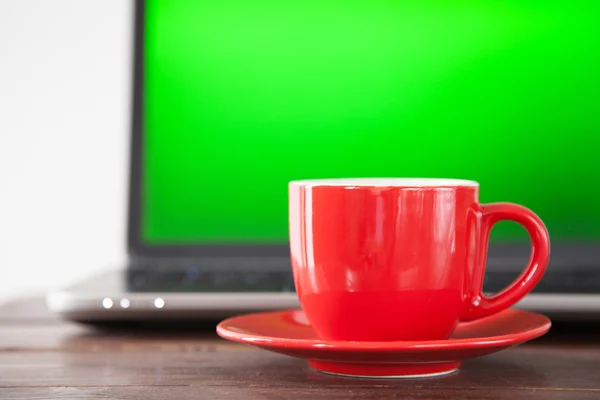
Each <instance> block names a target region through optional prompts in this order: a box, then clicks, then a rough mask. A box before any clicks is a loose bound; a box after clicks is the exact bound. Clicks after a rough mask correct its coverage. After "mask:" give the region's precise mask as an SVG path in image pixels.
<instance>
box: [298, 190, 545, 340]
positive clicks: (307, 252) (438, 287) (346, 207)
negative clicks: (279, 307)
mask: <svg viewBox="0 0 600 400" xmlns="http://www.w3.org/2000/svg"><path fill="white" fill-rule="evenodd" d="M500 220H511V221H515V222H518V223H520V224H521V225H523V226H524V227H525V229H526V230H527V232H528V233H529V236H530V237H531V243H532V252H531V258H530V260H529V265H528V266H527V267H526V268H525V270H524V271H523V273H522V274H521V275H520V276H519V277H518V278H517V279H516V280H515V281H514V282H513V283H512V284H511V285H510V286H509V287H507V288H506V289H504V290H503V291H501V292H499V293H497V294H495V295H493V296H486V295H484V294H483V292H482V282H483V276H484V269H485V262H486V254H487V246H488V239H489V235H490V230H491V229H492V226H493V225H494V224H495V223H496V222H498V221H500ZM289 224H290V226H289V228H290V250H291V258H292V266H293V272H294V281H295V285H296V290H297V292H298V296H299V300H300V303H301V305H302V309H303V310H304V312H305V314H306V317H307V318H308V320H309V322H310V324H311V325H312V327H313V329H314V330H315V332H316V334H317V335H318V336H319V337H320V338H321V339H324V340H357V341H393V340H435V339H446V338H448V337H449V336H450V335H451V334H452V332H453V330H454V329H455V327H456V326H457V324H458V323H459V322H460V321H470V320H474V319H478V318H483V317H486V316H488V315H491V314H494V313H497V312H499V311H501V310H504V309H506V308H508V307H510V306H511V305H513V304H515V303H516V302H517V301H519V300H520V299H521V298H523V297H524V296H525V295H526V294H527V293H529V292H530V291H531V290H532V289H533V288H534V286H535V285H536V284H537V283H538V282H539V280H540V279H541V278H542V275H543V274H544V272H545V270H546V266H547V264H548V259H549V255H550V239H549V236H548V231H547V230H546V227H545V226H544V223H543V222H542V221H541V220H540V218H538V216H537V215H535V214H534V213H533V212H532V211H530V210H529V209H527V208H525V207H523V206H520V205H517V204H512V203H492V204H480V203H479V184H478V183H477V182H473V181H467V180H457V179H416V178H389V179H384V178H382V179H368V178H357V179H330V180H308V181H294V182H290V184H289Z"/></svg>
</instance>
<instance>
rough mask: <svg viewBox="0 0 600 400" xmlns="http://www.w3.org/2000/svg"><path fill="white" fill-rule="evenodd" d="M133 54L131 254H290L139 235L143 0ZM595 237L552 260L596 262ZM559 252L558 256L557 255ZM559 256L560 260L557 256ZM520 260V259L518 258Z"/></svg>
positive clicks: (509, 251)
mask: <svg viewBox="0 0 600 400" xmlns="http://www.w3.org/2000/svg"><path fill="white" fill-rule="evenodd" d="M134 15H135V18H134V35H133V37H134V43H133V48H134V57H133V90H132V94H133V96H132V99H133V105H132V124H131V144H130V176H129V205H128V227H127V249H128V253H129V255H130V256H131V257H134V258H135V257H138V258H155V257H156V258H197V257H273V258H281V257H285V258H288V257H289V245H288V243H287V242H285V243H281V244H247V245H232V244H227V243H216V244H215V243H213V244H207V245H200V244H196V245H190V244H185V245H183V244H182V245H172V244H149V243H145V242H144V241H143V239H142V210H143V206H144V205H143V180H144V174H143V168H142V166H143V162H142V161H143V140H144V131H143V117H144V108H143V98H144V31H145V29H144V24H145V0H135V13H134ZM599 245H600V243H599V242H598V241H590V240H582V241H577V240H575V241H558V243H557V241H556V240H554V241H553V243H552V248H553V255H554V256H555V257H553V259H554V260H556V261H558V263H559V264H565V265H569V264H573V265H585V266H594V267H595V266H598V265H599V264H598V257H597V255H598V249H599V248H600V247H598V246H599ZM489 250H490V254H489V257H488V262H489V261H490V258H492V259H495V260H500V259H507V260H510V259H512V257H513V255H514V254H523V252H524V251H525V252H527V251H529V250H530V243H528V242H526V243H493V244H492V245H491V246H490V249H489ZM557 255H558V257H556V256H557ZM557 258H558V259H560V261H559V260H557ZM519 264H520V262H519ZM524 264H525V260H523V265H524Z"/></svg>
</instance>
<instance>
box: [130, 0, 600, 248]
mask: <svg viewBox="0 0 600 400" xmlns="http://www.w3.org/2000/svg"><path fill="white" fill-rule="evenodd" d="M146 3H147V5H146V15H145V39H144V45H145V54H144V68H145V77H144V84H145V86H144V90H145V93H144V120H143V125H144V141H143V211H142V239H143V240H144V241H145V242H147V243H150V244H203V243H206V244H209V243H211V242H222V241H230V242H234V243H272V242H275V243H277V242H282V243H283V242H285V241H286V240H287V237H288V217H287V182H288V181H290V180H294V179H308V178H331V177H447V178H464V179H473V180H477V181H479V182H480V184H481V191H480V195H481V201H482V202H494V201H511V202H516V203H520V204H523V205H525V206H527V207H530V208H531V209H533V210H534V211H535V212H536V213H538V214H539V215H540V217H541V218H542V219H543V220H544V221H545V222H546V224H547V226H548V229H549V231H550V235H551V237H552V239H553V240H557V239H558V240H581V239H588V240H597V239H600V161H599V160H600V78H599V74H600V24H599V23H598V21H599V20H600V2H598V1H597V0H563V1H554V0H546V1H536V0H507V1H493V0H489V1H486V0H479V1H475V0H469V1H467V0H462V1H461V0H452V1H442V0H439V1H435V0H415V1H410V0H409V1H398V0H393V1H391V0H390V1H387V0H386V1H384V0H376V1H367V0H358V1H357V0H344V1H335V0H320V1H314V0H304V1H299V0H289V1H271V0H255V1H251V0H245V1H236V0H207V1H201V0H148V1H146ZM525 237H526V236H524V234H523V232H522V229H521V228H519V227H518V226H516V225H514V224H509V223H506V224H500V225H499V226H498V228H497V229H494V232H493V238H494V240H505V241H511V240H521V239H523V238H525Z"/></svg>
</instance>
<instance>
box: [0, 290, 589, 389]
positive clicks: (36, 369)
mask: <svg viewBox="0 0 600 400" xmlns="http://www.w3.org/2000/svg"><path fill="white" fill-rule="evenodd" d="M0 398H2V399H15V400H16V399H79V398H82V399H85V398H90V399H280V398H282V399H283V398H285V399H288V398H294V399H296V398H310V399H315V400H316V399H381V398H403V399H511V400H517V399H600V340H598V336H596V334H595V333H593V332H590V331H587V332H586V330H583V331H581V332H575V333H573V332H569V334H564V333H555V332H553V331H551V333H550V334H549V335H547V336H546V337H544V338H541V339H538V340H536V341H534V342H531V343H529V344H526V345H521V346H519V347H515V348H512V349H509V350H507V351H504V352H501V353H498V354H494V355H491V356H487V357H482V358H479V359H475V360H471V361H467V362H465V363H464V364H463V366H462V368H461V370H460V371H459V372H458V373H457V374H455V375H452V376H447V377H443V378H436V379H413V380H377V379H368V380H361V379H351V378H339V377H333V376H328V375H323V374H320V373H317V372H314V371H312V370H310V369H309V368H308V367H307V366H306V364H305V363H304V362H303V361H302V360H297V359H293V358H289V357H286V356H282V355H278V354H273V353H269V352H266V351H262V350H259V349H256V348H253V347H250V346H243V345H238V344H235V343H230V342H227V341H224V340H222V339H220V338H218V337H217V336H216V335H215V334H214V326H211V327H210V328H209V329H203V330H196V331H185V332H180V331H169V332H157V331H153V332H149V331H139V330H133V331H131V330H119V331H98V330H93V329H90V328H88V327H85V326H80V325H76V324H70V323H65V322H62V321H59V320H57V319H56V318H54V317H52V315H51V314H49V313H48V312H47V310H46V309H45V306H44V304H43V302H41V301H39V300H32V301H21V302H15V303H11V304H7V305H5V306H4V307H2V308H0Z"/></svg>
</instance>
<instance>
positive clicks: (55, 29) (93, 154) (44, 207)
mask: <svg viewBox="0 0 600 400" xmlns="http://www.w3.org/2000/svg"><path fill="white" fill-rule="evenodd" d="M132 29H133V6H132V2H131V1H128V0H51V1H50V0H0V302H2V301H3V300H4V301H5V300H6V299H7V298H9V297H15V296H26V295H31V294H35V293H40V294H41V293H44V292H46V291H47V290H48V289H50V288H53V287H57V286H61V285H65V284H69V283H71V282H73V281H75V280H78V279H81V278H83V277H87V276H90V275H92V274H95V273H97V272H99V271H101V270H103V269H108V268H117V267H122V266H123V261H124V260H125V226H126V201H127V189H126V186H127V162H128V150H129V123H130V121H129V113H130V82H131V76H130V71H131V56H132V52H131V48H132V47H131V45H132Z"/></svg>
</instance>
